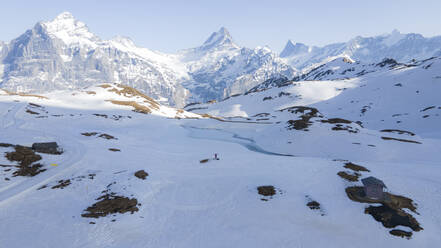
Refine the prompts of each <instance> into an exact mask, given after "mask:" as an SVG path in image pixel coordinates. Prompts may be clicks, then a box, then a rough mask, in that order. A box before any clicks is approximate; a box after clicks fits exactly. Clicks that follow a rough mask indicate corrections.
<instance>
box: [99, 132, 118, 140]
mask: <svg viewBox="0 0 441 248" xmlns="http://www.w3.org/2000/svg"><path fill="white" fill-rule="evenodd" d="M98 137H100V138H103V139H108V140H110V139H117V138H115V137H113V136H112V135H110V134H107V133H103V134H100V135H98Z"/></svg>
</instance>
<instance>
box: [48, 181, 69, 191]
mask: <svg viewBox="0 0 441 248" xmlns="http://www.w3.org/2000/svg"><path fill="white" fill-rule="evenodd" d="M70 184H71V182H70V179H67V180H60V181H58V184H57V185H55V186H52V189H64V188H65V187H67V186H69V185H70Z"/></svg>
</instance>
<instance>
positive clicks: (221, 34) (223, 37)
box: [202, 27, 236, 49]
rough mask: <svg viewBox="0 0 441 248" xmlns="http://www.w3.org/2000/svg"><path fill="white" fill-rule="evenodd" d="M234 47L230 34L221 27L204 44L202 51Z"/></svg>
mask: <svg viewBox="0 0 441 248" xmlns="http://www.w3.org/2000/svg"><path fill="white" fill-rule="evenodd" d="M231 45H232V46H236V45H235V44H234V42H233V37H231V35H230V32H228V30H227V29H226V28H225V27H221V28H220V29H219V31H217V32H214V33H212V34H211V35H210V37H209V38H208V39H207V40H206V41H205V42H204V44H203V45H202V47H203V48H204V49H211V48H214V47H219V46H231Z"/></svg>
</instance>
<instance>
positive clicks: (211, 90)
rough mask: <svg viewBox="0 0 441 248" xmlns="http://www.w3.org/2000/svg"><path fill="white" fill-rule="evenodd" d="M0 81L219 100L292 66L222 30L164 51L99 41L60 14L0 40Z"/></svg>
mask: <svg viewBox="0 0 441 248" xmlns="http://www.w3.org/2000/svg"><path fill="white" fill-rule="evenodd" d="M0 47H1V48H0V49H1V50H0V54H1V57H0V59H1V63H0V64H1V67H0V68H1V71H2V72H1V74H0V76H1V79H0V80H1V84H0V85H1V87H2V88H5V89H8V90H12V91H20V92H46V91H51V90H59V89H69V88H70V89H76V88H81V87H86V86H90V85H92V84H97V83H104V82H111V83H124V84H126V85H129V86H132V87H135V88H137V89H139V90H141V91H143V92H144V93H146V94H148V95H150V96H152V97H154V98H155V99H157V100H160V101H161V100H162V101H164V102H166V103H168V104H170V105H177V106H181V105H184V103H185V102H186V101H187V98H189V97H191V99H192V100H193V101H206V100H211V99H220V98H223V97H225V96H226V95H228V94H230V93H231V92H233V93H234V92H238V91H243V90H246V89H249V88H250V87H253V86H255V85H256V84H258V83H260V82H262V81H264V80H266V79H268V78H272V77H277V76H279V75H284V76H292V75H293V72H294V70H293V69H292V68H291V67H290V66H288V65H286V64H285V63H284V62H283V61H282V60H281V59H280V58H278V56H277V55H276V54H275V53H273V52H271V51H270V50H269V49H268V48H256V49H248V48H242V47H240V46H238V45H236V44H234V42H233V40H232V38H231V36H230V34H229V33H228V31H227V30H226V29H225V28H221V29H220V30H219V31H218V32H215V33H213V34H212V35H211V36H210V37H209V39H208V40H207V41H206V42H205V43H204V44H203V45H202V46H200V47H197V48H193V49H188V50H185V51H181V52H179V53H178V54H164V53H160V52H156V51H151V50H149V49H146V48H140V47H137V46H136V45H135V44H134V43H133V42H132V41H131V40H130V39H128V38H124V37H116V38H114V39H111V40H102V39H100V38H99V37H97V36H96V35H94V34H93V33H91V32H90V31H89V29H88V28H87V26H86V25H85V24H84V23H82V22H80V21H77V20H76V19H75V18H74V17H73V16H72V15H71V14H70V13H68V12H64V13H62V14H60V15H59V16H57V17H56V18H55V19H54V20H52V21H49V22H39V23H37V24H36V25H35V26H34V27H33V28H32V29H30V30H28V31H26V32H25V33H24V34H23V35H21V36H20V37H18V38H16V39H14V40H12V41H11V42H9V43H8V44H4V43H1V44H0Z"/></svg>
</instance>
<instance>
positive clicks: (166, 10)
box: [0, 0, 441, 52]
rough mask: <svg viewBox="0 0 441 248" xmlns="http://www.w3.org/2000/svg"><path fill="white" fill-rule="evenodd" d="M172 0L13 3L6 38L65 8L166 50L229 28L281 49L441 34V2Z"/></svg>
mask: <svg viewBox="0 0 441 248" xmlns="http://www.w3.org/2000/svg"><path fill="white" fill-rule="evenodd" d="M165 2H166V3H162V4H160V3H157V2H150V1H145V2H144V1H131V2H130V3H123V2H118V1H113V0H110V1H106V2H103V1H84V0H79V1H76V2H75V3H71V2H58V1H51V0H44V1H39V2H30V3H26V1H16V2H8V3H4V4H3V5H2V9H1V10H0V21H1V22H0V23H2V25H1V30H2V32H0V40H1V41H5V42H8V41H10V40H12V39H14V38H17V37H18V36H19V35H21V34H23V33H24V32H25V31H26V30H27V29H30V28H32V27H33V26H34V25H35V23H37V22H38V21H48V20H52V19H54V18H55V17H56V16H57V15H58V14H60V13H62V12H64V11H68V12H70V13H72V14H73V16H74V17H75V18H76V19H78V20H80V21H82V22H84V23H86V24H87V26H88V27H89V29H90V31H91V32H93V33H95V34H97V35H98V36H99V37H101V38H103V39H110V38H112V37H114V36H117V35H121V36H126V37H130V38H131V39H132V40H133V41H134V42H135V44H136V45H138V46H140V47H146V48H149V49H152V50H158V51H162V52H175V51H177V50H180V49H185V48H190V47H196V46H199V45H201V44H202V43H203V42H204V41H205V40H206V39H207V38H208V37H209V35H210V34H211V33H213V32H215V31H218V30H219V29H220V28H221V27H225V28H226V29H228V30H229V32H230V34H231V35H232V37H233V39H234V41H235V42H236V43H237V44H238V45H241V46H246V47H250V48H254V47H256V46H269V47H270V48H271V49H273V50H274V51H276V52H280V51H281V50H282V49H283V47H284V46H285V44H286V42H287V41H288V40H291V41H293V42H301V43H305V44H307V45H314V46H323V45H326V44H330V43H336V42H345V41H348V40H349V39H351V38H354V37H356V36H364V37H366V36H376V35H381V34H385V33H390V32H392V30H394V29H397V30H399V31H400V32H401V33H419V34H422V35H424V36H425V37H432V36H437V35H440V34H441V33H440V32H438V31H437V28H438V27H439V26H440V24H441V20H440V19H439V18H438V16H437V13H436V12H437V9H438V10H439V9H441V2H440V1H424V3H421V2H419V3H416V2H413V1H399V2H398V1H389V2H387V3H383V2H381V1H377V0H375V1H370V2H369V3H362V4H359V3H358V4H357V3H353V2H351V1H346V0H344V1H339V2H338V3H335V2H334V3H330V2H327V1H322V0H321V1H315V2H314V3H305V2H303V1H285V0H283V1H275V3H272V4H267V3H264V2H263V1H236V2H234V1H231V0H227V1H223V2H222V3H207V2H204V1H186V2H185V3H184V2H179V1H165ZM394 2H395V3H394ZM23 6H25V7H24V8H23ZM315 6H321V8H316V7H315ZM374 17H375V18H374ZM11 23H12V25H11Z"/></svg>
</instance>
